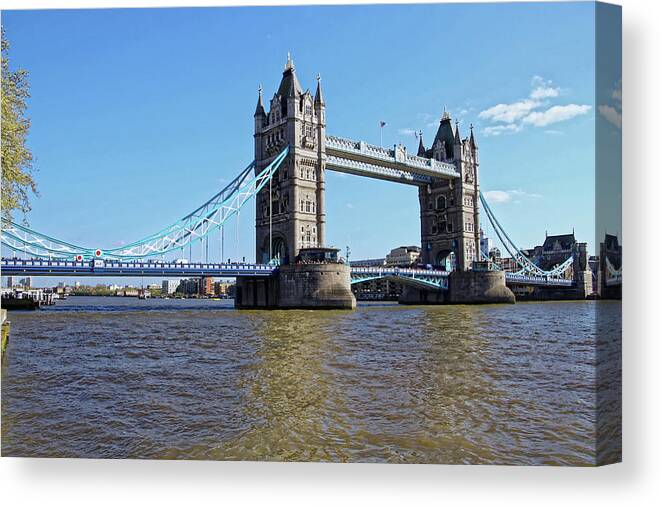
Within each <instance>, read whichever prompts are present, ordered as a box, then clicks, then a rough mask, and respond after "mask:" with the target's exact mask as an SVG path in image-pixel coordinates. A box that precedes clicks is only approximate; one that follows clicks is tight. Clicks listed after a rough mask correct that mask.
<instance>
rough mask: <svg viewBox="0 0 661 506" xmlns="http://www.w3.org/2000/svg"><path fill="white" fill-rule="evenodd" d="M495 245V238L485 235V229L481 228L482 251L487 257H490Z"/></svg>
mask: <svg viewBox="0 0 661 506" xmlns="http://www.w3.org/2000/svg"><path fill="white" fill-rule="evenodd" d="M493 247H494V246H493V239H491V238H490V237H487V236H485V235H484V230H482V229H480V251H481V252H482V255H483V256H484V257H487V258H488V257H490V255H491V250H492V249H493ZM499 253H500V252H499ZM480 260H481V259H480Z"/></svg>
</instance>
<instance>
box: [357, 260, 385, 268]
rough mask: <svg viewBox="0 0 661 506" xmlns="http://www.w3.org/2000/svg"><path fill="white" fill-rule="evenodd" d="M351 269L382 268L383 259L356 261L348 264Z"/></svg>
mask: <svg viewBox="0 0 661 506" xmlns="http://www.w3.org/2000/svg"><path fill="white" fill-rule="evenodd" d="M349 263H350V264H351V266H352V267H383V266H384V265H386V259H385V258H368V259H367V260H356V261H353V260H352V261H351V262H349Z"/></svg>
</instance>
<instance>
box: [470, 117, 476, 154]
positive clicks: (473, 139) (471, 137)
mask: <svg viewBox="0 0 661 506" xmlns="http://www.w3.org/2000/svg"><path fill="white" fill-rule="evenodd" d="M470 128H471V136H470V143H471V146H473V147H474V148H476V147H477V143H476V142H475V136H474V135H473V124H472V123H471V126H470Z"/></svg>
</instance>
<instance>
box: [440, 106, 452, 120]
mask: <svg viewBox="0 0 661 506" xmlns="http://www.w3.org/2000/svg"><path fill="white" fill-rule="evenodd" d="M447 119H450V113H449V112H448V110H447V108H446V107H445V106H443V115H442V116H441V121H443V120H447Z"/></svg>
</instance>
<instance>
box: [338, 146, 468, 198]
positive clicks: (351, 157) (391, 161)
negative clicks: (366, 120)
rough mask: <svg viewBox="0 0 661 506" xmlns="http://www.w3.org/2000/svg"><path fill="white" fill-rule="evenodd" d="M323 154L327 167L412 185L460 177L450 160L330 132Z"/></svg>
mask: <svg viewBox="0 0 661 506" xmlns="http://www.w3.org/2000/svg"><path fill="white" fill-rule="evenodd" d="M326 156H327V158H326V168H327V169H328V170H333V171H336V172H345V173H347V174H354V175H357V176H366V177H371V178H375V179H383V180H385V181H394V182H397V183H404V184H410V185H415V186H424V185H428V184H430V183H431V182H432V180H433V179H455V178H458V177H460V174H459V172H457V169H456V167H455V166H454V165H452V164H451V163H445V162H439V161H438V160H434V159H431V158H423V157H420V156H414V155H410V154H408V153H407V152H406V150H405V149H404V148H403V147H401V146H396V147H395V148H394V149H388V148H383V147H380V146H374V145H372V144H367V143H366V142H363V141H355V140H352V139H345V138H342V137H335V136H332V135H329V136H327V137H326Z"/></svg>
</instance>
